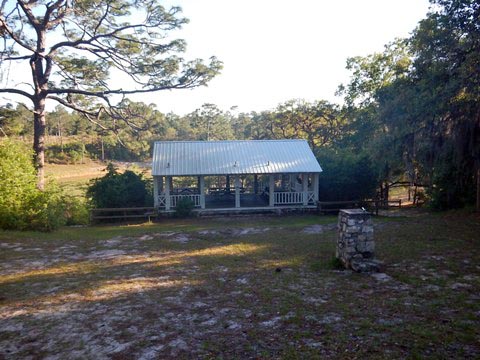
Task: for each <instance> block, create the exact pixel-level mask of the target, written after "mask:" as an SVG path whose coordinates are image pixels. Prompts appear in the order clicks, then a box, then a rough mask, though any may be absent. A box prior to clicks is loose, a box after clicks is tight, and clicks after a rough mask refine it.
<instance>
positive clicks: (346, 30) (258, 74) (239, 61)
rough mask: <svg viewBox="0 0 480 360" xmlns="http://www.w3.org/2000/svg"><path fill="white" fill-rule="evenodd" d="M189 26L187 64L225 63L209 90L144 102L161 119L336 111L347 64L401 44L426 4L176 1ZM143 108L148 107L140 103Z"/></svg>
mask: <svg viewBox="0 0 480 360" xmlns="http://www.w3.org/2000/svg"><path fill="white" fill-rule="evenodd" d="M173 4H177V5H179V6H181V7H182V9H183V14H184V15H185V16H186V17H187V18H189V19H190V23H189V24H188V25H186V26H184V29H183V30H181V31H180V32H179V33H178V35H179V37H181V38H184V39H186V41H187V44H188V47H187V53H186V54H185V57H186V58H204V59H208V58H209V57H210V56H212V55H215V56H216V57H217V58H219V59H220V60H222V61H223V62H224V69H223V71H222V73H221V74H220V75H219V76H218V77H216V78H215V79H214V80H212V81H211V82H210V83H209V85H208V87H202V88H197V89H193V90H175V91H168V92H161V93H156V94H151V96H149V99H148V102H153V103H155V104H156V105H157V106H158V109H159V110H161V111H163V112H170V111H173V112H175V113H177V114H180V115H182V114H185V113H188V112H191V111H193V110H195V109H197V108H199V107H201V105H202V104H204V103H213V104H216V105H218V106H219V107H220V108H221V109H223V110H228V109H229V108H230V107H233V106H237V107H238V109H237V111H242V112H249V111H262V110H270V109H273V108H275V107H276V106H277V105H278V104H280V103H282V102H285V101H287V100H290V99H305V100H307V101H315V100H328V101H331V102H337V103H341V101H342V99H340V98H337V97H335V91H336V89H337V87H338V86H339V85H340V84H341V83H346V82H348V79H349V75H350V74H349V72H348V71H347V70H346V69H345V65H346V60H347V58H348V57H353V56H366V55H368V54H371V53H373V52H381V51H383V48H384V45H385V44H387V43H389V42H391V41H393V40H394V39H395V38H397V37H407V36H409V34H410V33H411V32H412V30H413V29H414V28H415V27H416V25H417V23H418V21H420V20H421V19H423V18H424V17H425V15H426V13H427V11H428V1H427V0H361V1H359V0H335V1H334V0H329V1H326V0H296V1H291V0H289V1H287V0H255V1H254V0H242V1H238V0H237V1H233V0H202V1H199V0H183V1H182V0H179V1H176V2H173ZM143 101H145V102H147V99H146V98H145V97H144V98H143Z"/></svg>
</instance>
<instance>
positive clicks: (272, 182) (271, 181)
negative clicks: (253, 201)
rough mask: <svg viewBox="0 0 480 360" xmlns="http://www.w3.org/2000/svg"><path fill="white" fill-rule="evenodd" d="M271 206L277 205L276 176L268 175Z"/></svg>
mask: <svg viewBox="0 0 480 360" xmlns="http://www.w3.org/2000/svg"><path fill="white" fill-rule="evenodd" d="M268 191H269V193H268V200H269V206H274V205H275V174H270V175H268Z"/></svg>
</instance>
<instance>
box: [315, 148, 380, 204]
mask: <svg viewBox="0 0 480 360" xmlns="http://www.w3.org/2000/svg"><path fill="white" fill-rule="evenodd" d="M317 155H318V156H317V157H318V161H319V163H320V164H321V165H322V169H323V172H322V173H321V174H320V182H319V198H320V200H321V201H349V200H363V199H368V198H371V197H373V196H374V195H375V189H376V185H377V175H376V170H375V168H374V166H373V164H372V163H371V161H370V160H369V159H368V158H367V156H365V155H362V154H354V153H352V152H351V151H348V150H337V151H333V150H329V149H321V150H320V151H319V153H318V154H317Z"/></svg>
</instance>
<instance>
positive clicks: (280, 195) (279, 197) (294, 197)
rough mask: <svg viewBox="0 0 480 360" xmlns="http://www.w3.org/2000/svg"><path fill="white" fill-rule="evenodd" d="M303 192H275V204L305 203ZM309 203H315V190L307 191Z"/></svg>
mask: <svg viewBox="0 0 480 360" xmlns="http://www.w3.org/2000/svg"><path fill="white" fill-rule="evenodd" d="M303 194H304V193H303V192H296V191H282V192H275V193H274V204H275V205H288V204H303ZM307 203H308V204H314V203H315V194H314V192H313V191H307Z"/></svg>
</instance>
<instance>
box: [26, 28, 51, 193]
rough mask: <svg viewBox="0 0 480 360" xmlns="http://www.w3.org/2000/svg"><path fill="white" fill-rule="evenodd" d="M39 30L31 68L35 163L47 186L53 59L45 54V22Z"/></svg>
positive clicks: (39, 178)
mask: <svg viewBox="0 0 480 360" xmlns="http://www.w3.org/2000/svg"><path fill="white" fill-rule="evenodd" d="M34 27H35V30H36V32H37V46H36V52H35V53H34V54H33V55H32V57H31V58H30V68H31V71H32V80H33V85H34V89H35V93H34V95H33V98H32V101H33V129H34V131H33V150H34V153H35V157H34V164H35V168H36V169H37V187H38V188H39V189H40V190H43V189H44V188H45V130H46V128H47V123H46V119H45V102H46V99H47V90H48V78H49V77H50V71H51V64H52V63H51V59H49V58H48V57H45V56H44V53H45V46H46V37H45V35H46V33H45V32H46V29H45V24H41V23H38V24H35V26H34Z"/></svg>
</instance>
